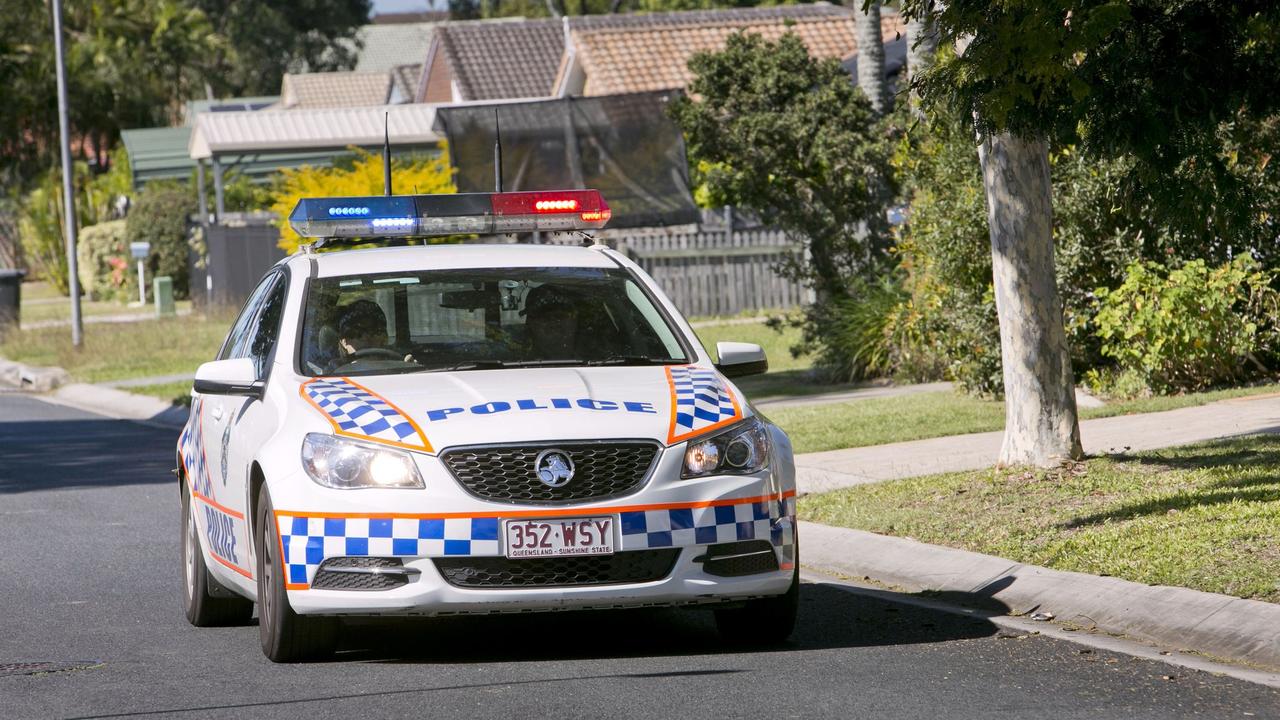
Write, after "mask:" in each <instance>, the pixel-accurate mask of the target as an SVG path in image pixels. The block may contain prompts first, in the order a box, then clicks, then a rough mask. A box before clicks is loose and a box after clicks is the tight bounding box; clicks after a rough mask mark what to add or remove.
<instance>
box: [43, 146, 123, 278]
mask: <svg viewBox="0 0 1280 720" xmlns="http://www.w3.org/2000/svg"><path fill="white" fill-rule="evenodd" d="M73 174H74V183H75V187H74V192H75V204H76V222H77V225H78V226H79V227H80V228H82V229H83V228H87V227H89V226H92V225H95V224H97V223H98V222H100V221H103V220H108V219H110V218H111V217H112V216H113V206H114V203H115V199H116V198H117V197H118V196H120V195H123V194H127V193H128V189H129V182H130V180H129V178H130V174H129V156H128V154H127V153H126V152H125V151H124V148H123V147H119V148H117V149H116V150H114V151H112V153H111V169H110V170H109V171H107V172H105V173H103V174H101V175H97V176H93V175H91V174H90V172H89V166H88V165H87V164H86V163H83V162H77V163H75V164H74V166H73ZM65 229H66V225H65V224H64V222H63V212H62V172H61V171H60V170H59V169H58V168H53V169H51V170H49V171H48V172H47V173H45V174H44V175H42V176H41V177H40V178H38V179H37V180H36V181H35V183H34V187H33V188H32V189H31V191H30V192H28V193H27V194H26V195H25V196H24V197H23V198H22V207H21V211H20V213H19V218H18V237H19V241H20V243H21V245H22V251H23V254H24V255H25V257H26V259H27V261H28V262H30V263H31V264H32V266H33V269H35V270H36V272H37V273H38V274H39V275H40V276H41V277H42V278H44V279H45V280H47V281H48V282H49V283H50V284H51V285H53V287H54V288H55V289H56V290H57V291H58V292H60V293H62V294H63V295H66V294H67V293H68V292H69V291H70V281H69V277H68V272H69V271H68V268H67V249H66V248H67V245H66V241H65V239H64V237H65V236H64V232H65ZM78 235H79V233H77V236H78ZM77 239H78V238H77Z"/></svg>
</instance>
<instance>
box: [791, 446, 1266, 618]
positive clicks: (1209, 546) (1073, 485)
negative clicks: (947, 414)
mask: <svg viewBox="0 0 1280 720" xmlns="http://www.w3.org/2000/svg"><path fill="white" fill-rule="evenodd" d="M1278 467H1280V437H1278V436H1275V435H1260V436H1252V437H1244V438H1232V439H1229V440H1220V441H1215V442H1209V443H1202V444H1199V445H1191V446H1185V447H1178V448H1171V449H1166V450H1160V451H1153V452H1145V453H1138V454H1135V455H1131V456H1115V457H1110V458H1096V459H1091V460H1088V461H1087V462H1084V463H1080V464H1079V465H1078V466H1076V468H1075V469H1073V470H1065V471H1052V472H1024V471H1008V470H983V471H975V472H965V473H950V474H945V475H934V476H929V477H921V478H912V479H909V480H899V481H894V482H886V483H879V484H875V485H863V486H859V487H855V488H850V489H847V490H839V491H835V492H830V493H823V494H821V495H810V496H806V497H803V498H801V499H800V503H799V513H800V516H801V517H802V518H804V519H806V520H812V521H815V522H820V523H825V524H829V525H842V526H846V527H854V528H860V529H863V530H869V531H872V532H877V533H883V534H889V535H898V536H902V537H911V538H915V539H917V540H920V541H922V542H927V543H934V544H938V545H946V546H950V547H957V548H963V549H966V550H973V551H976V552H982V553H988V554H991V555H998V556H1000V557H1004V558H1008V559H1010V560H1014V561H1017V562H1024V563H1032V564H1035V565H1043V566H1046V567H1051V568H1056V569H1059V570H1073V571H1078V572H1085V573H1091V574H1094V575H1112V576H1115V577H1120V578H1124V579H1126V580H1133V581H1135V582H1141V583H1149V584H1162V585H1178V586H1182V587H1189V588H1194V589H1196V590H1205V591H1208V592H1217V593H1225V594H1228V595H1235V596H1238V597H1245V598H1254V599H1257V600H1266V601H1269V602H1278V601H1280V474H1278V473H1277V470H1276V469H1277V468H1278Z"/></svg>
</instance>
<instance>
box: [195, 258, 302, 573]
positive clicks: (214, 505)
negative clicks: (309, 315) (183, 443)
mask: <svg viewBox="0 0 1280 720" xmlns="http://www.w3.org/2000/svg"><path fill="white" fill-rule="evenodd" d="M277 292H283V283H282V282H281V278H280V273H279V272H273V273H271V274H269V275H268V276H266V277H265V278H263V279H262V281H261V282H260V283H259V284H258V287H257V288H255V289H254V291H253V294H252V295H251V296H250V297H249V301H248V302H246V303H245V306H244V309H243V310H241V311H240V316H239V317H238V318H237V319H236V322H235V325H233V326H232V329H231V332H230V333H229V334H228V335H227V339H226V341H225V342H224V343H223V346H222V351H221V352H220V353H219V354H218V359H219V360H230V359H234V358H245V357H250V352H251V350H252V345H253V341H254V339H255V337H256V335H257V331H258V328H259V319H260V318H261V316H262V313H263V310H264V308H266V307H267V305H268V301H270V300H271V299H272V298H273V297H275V294H276V293H277ZM255 365H256V363H255ZM261 376H262V373H261V371H260V372H259V377H260V378H261ZM198 401H199V402H200V403H201V407H200V411H201V422H202V426H203V435H204V446H205V457H206V467H207V468H208V474H209V490H210V499H211V500H213V502H209V503H205V505H206V507H205V511H204V512H203V513H202V514H201V518H200V520H202V521H203V523H202V524H203V526H204V531H205V540H206V541H207V543H208V545H207V547H209V549H210V551H211V552H212V554H213V555H214V556H215V559H217V560H218V561H219V562H220V564H222V565H224V566H226V567H228V568H230V569H231V570H233V571H235V572H236V573H238V574H240V575H242V576H244V577H246V578H251V577H252V575H253V571H252V568H253V567H254V564H253V558H252V556H251V545H252V543H250V542H249V526H250V522H249V520H248V519H247V513H248V503H247V502H246V499H245V490H244V478H243V475H244V473H242V472H238V471H237V468H236V466H235V461H236V458H237V457H238V456H240V455H241V454H242V453H241V452H240V448H238V447H237V445H240V444H246V443H247V444H250V445H253V444H254V442H255V438H254V437H253V436H252V435H251V434H246V433H243V432H237V431H236V426H237V424H238V423H237V422H236V418H237V416H239V415H242V414H243V412H244V410H245V408H246V407H247V406H249V405H251V404H259V405H260V404H261V403H260V402H259V401H258V400H255V399H253V398H249V397H244V396H237V395H201V396H199V398H198ZM254 449H256V448H254Z"/></svg>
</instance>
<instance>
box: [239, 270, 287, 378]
mask: <svg viewBox="0 0 1280 720" xmlns="http://www.w3.org/2000/svg"><path fill="white" fill-rule="evenodd" d="M284 301H285V283H284V281H283V280H281V279H280V276H278V275H277V276H276V283H275V285H273V286H272V287H271V290H270V291H269V292H268V293H267V297H266V299H265V300H263V302H262V311H261V312H260V313H258V321H257V323H256V324H255V325H254V328H253V331H252V332H251V333H250V334H249V337H250V340H249V347H248V350H249V352H248V355H249V357H250V358H252V359H253V366H254V368H256V369H257V377H258V379H259V380H261V379H262V378H264V377H266V375H267V362H268V361H269V360H270V359H271V351H272V350H273V349H274V348H275V346H276V341H277V340H278V339H279V337H280V318H281V317H282V316H283V315H284Z"/></svg>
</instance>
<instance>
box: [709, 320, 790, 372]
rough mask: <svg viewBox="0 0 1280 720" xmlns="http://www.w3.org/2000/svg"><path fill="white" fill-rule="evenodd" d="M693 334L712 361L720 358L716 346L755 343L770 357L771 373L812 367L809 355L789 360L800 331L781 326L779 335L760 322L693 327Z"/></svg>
mask: <svg viewBox="0 0 1280 720" xmlns="http://www.w3.org/2000/svg"><path fill="white" fill-rule="evenodd" d="M694 332H696V333H697V334H698V339H699V340H701V341H702V345H703V346H704V347H706V348H707V351H708V352H710V353H711V357H712V358H715V359H719V358H717V356H716V343H718V342H747V343H755V344H757V345H759V346H760V347H762V348H764V354H765V356H766V357H768V358H769V372H770V373H773V372H779V371H786V370H808V369H809V367H810V366H811V365H812V364H813V360H812V359H811V358H809V357H808V356H801V357H799V358H793V357H791V346H792V345H794V344H796V343H798V342H800V330H799V328H793V327H790V326H784V327H783V328H782V332H778V331H777V330H774V329H772V328H770V327H768V326H766V325H765V324H764V323H763V322H752V323H738V324H730V323H724V324H717V325H704V326H702V327H696V328H694Z"/></svg>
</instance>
